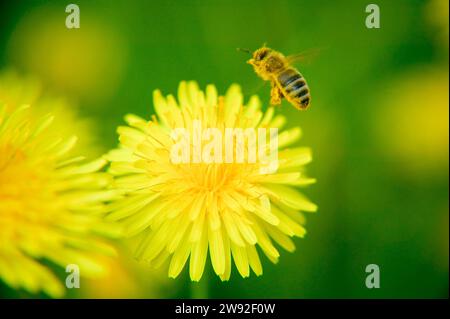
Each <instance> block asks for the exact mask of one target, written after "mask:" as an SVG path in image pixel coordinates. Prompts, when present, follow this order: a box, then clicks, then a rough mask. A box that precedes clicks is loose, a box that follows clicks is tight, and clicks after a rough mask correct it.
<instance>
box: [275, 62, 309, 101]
mask: <svg viewBox="0 0 450 319" xmlns="http://www.w3.org/2000/svg"><path fill="white" fill-rule="evenodd" d="M278 81H279V83H280V85H281V87H282V88H283V91H285V97H286V99H287V100H289V101H290V102H291V103H293V104H294V105H295V106H296V107H297V108H299V109H306V108H307V107H308V105H309V102H310V100H311V96H310V94H309V88H308V85H307V84H306V81H305V79H304V78H303V76H302V75H301V74H300V72H298V71H297V70H295V69H294V68H287V69H285V70H283V71H282V72H281V73H280V74H279V75H278Z"/></svg>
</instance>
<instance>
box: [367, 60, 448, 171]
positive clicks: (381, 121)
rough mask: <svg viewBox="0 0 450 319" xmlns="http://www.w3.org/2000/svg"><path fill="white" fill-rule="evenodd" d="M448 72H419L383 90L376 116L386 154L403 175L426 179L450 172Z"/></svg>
mask: <svg viewBox="0 0 450 319" xmlns="http://www.w3.org/2000/svg"><path fill="white" fill-rule="evenodd" d="M448 84H449V83H448V71H447V72H446V71H444V70H439V69H434V68H429V67H428V68H427V67H423V68H418V69H416V70H414V71H410V72H408V73H405V74H404V75H402V76H401V77H399V78H397V79H396V80H394V81H392V82H391V83H390V84H389V85H387V86H385V87H386V89H385V90H382V91H381V92H382V101H383V103H381V104H380V105H379V106H378V107H377V108H374V109H375V110H376V112H377V113H376V114H375V115H376V116H374V117H373V118H374V120H375V121H374V126H375V134H376V137H377V140H378V142H379V144H380V146H381V147H382V148H383V151H384V152H383V153H384V154H386V155H387V156H389V157H390V159H393V160H395V161H396V162H397V163H398V168H399V171H400V172H404V173H407V174H408V175H411V176H424V175H433V174H439V175H442V174H443V173H444V172H445V171H447V172H448V152H449V148H448V146H449V144H448V143H449V132H448V129H449V119H448V116H449V104H448V103H449V95H448Z"/></svg>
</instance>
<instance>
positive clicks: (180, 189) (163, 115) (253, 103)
mask: <svg viewBox="0 0 450 319" xmlns="http://www.w3.org/2000/svg"><path fill="white" fill-rule="evenodd" d="M153 102H154V107H155V110H156V113H157V116H158V117H153V119H152V120H151V121H146V120H144V119H142V118H140V117H137V116H135V115H127V116H126V121H127V123H128V126H123V127H119V128H118V133H119V135H120V137H119V139H120V147H119V148H118V149H116V150H113V151H111V152H110V153H109V154H108V155H107V158H108V159H109V160H110V161H111V166H110V172H111V173H112V174H113V175H114V176H115V187H116V188H118V189H119V190H120V191H121V193H122V194H123V197H122V198H121V199H120V200H118V201H116V202H114V203H112V205H111V213H110V214H109V215H108V216H107V219H109V220H116V221H119V222H120V223H121V224H122V225H123V227H124V232H125V235H127V236H129V237H133V238H138V239H140V242H139V244H138V245H137V247H136V252H135V254H136V257H137V258H138V259H140V260H143V261H147V262H150V263H151V264H153V265H155V266H158V265H161V264H163V263H164V262H165V261H166V260H170V265H169V277H172V278H175V277H177V276H178V275H179V274H180V272H181V271H182V269H183V268H184V266H185V264H186V263H187V261H188V259H189V273H190V278H191V280H193V281H199V280H200V279H201V277H202V274H203V271H204V267H205V264H206V259H207V255H208V250H209V256H210V259H211V263H212V266H213V269H214V271H215V273H216V274H217V275H218V276H219V277H220V278H221V279H222V280H228V279H229V277H230V273H231V268H232V260H233V261H234V264H235V265H236V267H237V270H238V272H239V273H240V274H241V275H242V276H243V277H248V276H249V272H250V269H252V270H253V272H254V273H255V274H256V275H261V274H262V266H261V261H260V258H259V253H258V250H257V246H259V247H260V249H261V250H262V252H263V253H264V254H265V255H266V256H267V257H268V258H269V259H270V260H271V261H272V262H274V263H276V262H277V261H278V259H279V252H278V249H277V248H276V247H275V246H274V244H273V242H275V243H277V244H278V245H280V246H281V247H283V248H284V249H286V250H288V251H293V250H294V249H295V246H294V243H293V241H292V240H291V238H290V237H293V236H298V237H303V236H304V235H305V233H306V231H305V229H304V227H303V224H304V215H303V214H302V212H314V211H316V208H317V207H316V205H315V204H313V203H312V202H310V201H309V200H308V199H307V198H306V197H305V196H304V195H303V194H301V193H300V192H299V191H298V190H297V189H296V188H295V187H296V186H302V185H308V184H310V183H313V182H314V179H312V178H308V177H306V176H305V175H304V173H303V170H302V168H303V166H304V165H305V164H307V163H308V162H310V161H311V153H310V150H309V149H308V148H303V147H294V148H288V146H289V145H291V144H292V143H294V142H295V141H297V140H298V138H299V137H300V135H301V131H300V129H299V128H298V127H295V128H292V129H288V130H285V131H283V132H282V133H280V134H279V135H278V149H279V151H278V165H279V167H278V171H277V172H273V173H264V172H262V170H261V165H262V162H251V161H248V160H247V159H248V157H249V154H250V153H244V155H245V158H246V160H245V161H243V162H238V163H228V162H213V163H206V162H197V163H195V162H193V161H192V157H193V156H195V155H194V154H190V155H189V156H190V158H189V159H190V161H189V162H188V163H186V162H183V163H178V164H176V163H174V161H173V160H172V159H171V151H172V148H173V147H174V145H175V144H176V141H175V140H174V139H172V137H171V133H173V130H174V129H179V128H182V129H185V130H187V132H190V133H193V134H195V133H194V132H193V130H194V126H195V122H196V121H197V122H200V123H201V125H202V127H203V128H216V129H218V130H219V131H220V132H222V133H223V132H224V130H226V128H243V129H247V128H254V129H258V128H278V129H281V128H282V127H283V126H284V124H285V123H286V119H285V118H284V117H283V116H280V115H278V116H274V109H273V108H269V109H268V111H267V112H265V113H264V112H262V110H261V103H260V101H259V99H258V98H257V97H256V96H253V97H252V98H251V99H250V101H249V102H248V104H247V105H244V104H243V96H242V94H241V91H240V87H239V86H238V85H232V86H231V87H230V88H229V89H228V91H227V93H226V95H225V96H218V94H217V91H216V88H215V87H214V86H213V85H208V86H207V88H206V93H204V92H203V91H201V90H199V88H198V86H197V84H196V83H195V82H189V83H186V82H181V83H180V86H179V90H178V101H177V100H176V99H175V98H174V97H173V96H172V95H168V96H167V97H166V98H164V97H163V96H162V95H161V93H160V91H158V90H157V91H155V92H154V95H153ZM201 143H203V145H202V146H205V144H207V141H204V140H203V141H202V142H201ZM264 146H266V145H264ZM236 150H237V148H236V149H235V150H234V152H236ZM223 156H225V154H223Z"/></svg>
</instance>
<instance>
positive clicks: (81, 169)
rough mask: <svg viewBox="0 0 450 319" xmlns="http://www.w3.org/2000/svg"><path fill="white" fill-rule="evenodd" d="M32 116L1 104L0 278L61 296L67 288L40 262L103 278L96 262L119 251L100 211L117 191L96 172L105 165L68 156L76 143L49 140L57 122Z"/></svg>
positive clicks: (25, 287) (72, 140)
mask: <svg viewBox="0 0 450 319" xmlns="http://www.w3.org/2000/svg"><path fill="white" fill-rule="evenodd" d="M31 114H32V113H30V107H28V106H22V107H8V108H7V107H6V106H5V105H4V104H3V105H0V280H2V281H4V282H5V283H6V284H8V285H9V286H11V287H13V288H15V289H19V288H23V289H25V290H27V291H29V292H31V293H38V292H40V291H43V292H44V293H46V294H47V295H49V296H51V297H61V296H63V295H64V286H63V284H62V282H61V281H60V279H58V277H57V276H56V275H55V274H53V272H52V271H51V270H50V269H51V268H49V267H47V266H45V264H44V263H42V261H44V260H45V261H46V262H50V263H51V264H53V265H54V266H60V267H63V268H64V269H65V268H66V266H68V265H69V264H76V265H77V266H79V268H80V272H82V273H83V275H84V276H88V277H89V276H91V277H92V276H97V275H99V274H101V273H102V272H104V271H105V268H104V267H103V265H102V264H101V263H97V262H96V259H95V256H96V255H97V254H102V255H103V254H106V255H111V254H113V253H114V249H113V248H112V246H110V245H109V244H108V243H107V241H106V240H104V238H103V237H104V236H106V237H108V236H111V235H114V233H115V232H116V230H115V229H114V228H111V227H110V226H109V225H107V224H105V222H104V221H102V220H101V218H100V216H99V215H98V214H95V212H98V211H100V212H101V211H102V208H103V210H104V207H103V206H104V205H105V202H106V201H107V200H111V199H113V197H114V192H113V191H108V190H106V187H107V186H109V184H110V177H109V176H108V175H107V174H106V173H101V172H98V170H99V169H100V168H101V167H103V166H104V165H105V163H106V162H105V161H104V160H97V161H93V162H90V163H82V162H81V161H82V160H83V158H82V157H68V156H67V153H68V152H69V151H70V150H71V149H72V147H73V146H74V145H75V142H76V138H75V137H72V138H67V139H66V138H59V137H58V136H57V134H55V132H50V133H49V134H47V133H48V131H49V130H50V129H51V124H52V122H53V117H52V116H50V115H49V116H45V117H43V118H41V119H40V120H36V119H35V118H34V117H33V116H32V115H31ZM55 135H56V136H55ZM51 137H52V138H51Z"/></svg>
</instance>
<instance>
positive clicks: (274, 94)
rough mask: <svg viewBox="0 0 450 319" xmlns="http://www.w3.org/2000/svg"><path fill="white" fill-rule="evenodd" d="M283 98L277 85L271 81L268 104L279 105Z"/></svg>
mask: <svg viewBox="0 0 450 319" xmlns="http://www.w3.org/2000/svg"><path fill="white" fill-rule="evenodd" d="M282 98H283V92H281V90H280V89H279V88H278V86H277V85H276V84H275V83H274V82H272V89H271V90H270V104H271V105H279V104H281V99H282Z"/></svg>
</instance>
